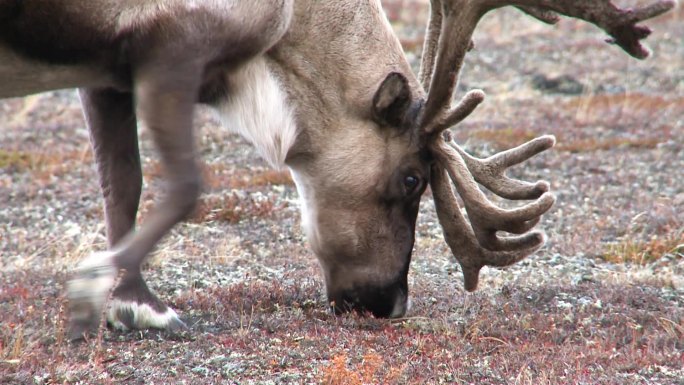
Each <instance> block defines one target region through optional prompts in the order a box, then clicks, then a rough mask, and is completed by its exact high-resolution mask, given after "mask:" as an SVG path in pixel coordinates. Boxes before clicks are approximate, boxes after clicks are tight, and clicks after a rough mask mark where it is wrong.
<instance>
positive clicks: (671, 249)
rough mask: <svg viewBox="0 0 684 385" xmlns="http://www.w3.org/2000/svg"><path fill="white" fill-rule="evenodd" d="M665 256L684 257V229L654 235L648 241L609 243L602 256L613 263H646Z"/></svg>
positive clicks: (627, 240)
mask: <svg viewBox="0 0 684 385" xmlns="http://www.w3.org/2000/svg"><path fill="white" fill-rule="evenodd" d="M665 256H672V257H673V258H684V229H682V230H679V231H676V232H672V233H668V234H665V235H653V236H652V237H651V238H650V239H649V240H647V241H640V240H634V239H631V238H628V239H623V240H622V241H620V242H618V243H614V244H609V245H608V246H607V248H606V251H605V253H604V254H603V255H602V256H601V258H602V259H603V260H605V261H608V262H613V263H636V264H640V265H646V264H648V263H653V262H656V261H658V260H659V259H661V258H663V257H665Z"/></svg>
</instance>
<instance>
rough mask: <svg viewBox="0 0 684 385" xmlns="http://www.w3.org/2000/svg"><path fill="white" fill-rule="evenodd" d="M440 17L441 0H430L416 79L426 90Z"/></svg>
mask: <svg viewBox="0 0 684 385" xmlns="http://www.w3.org/2000/svg"><path fill="white" fill-rule="evenodd" d="M442 18H443V15H442V1H441V0H431V1H430V19H429V20H428V26H427V30H426V31H425V41H424V42H423V52H422V58H421V61H420V71H419V72H418V80H420V84H421V85H422V86H423V89H424V90H425V91H426V92H427V91H428V90H429V88H430V80H431V79H432V72H433V71H434V69H435V60H436V58H437V45H438V44H439V36H440V32H441V29H442Z"/></svg>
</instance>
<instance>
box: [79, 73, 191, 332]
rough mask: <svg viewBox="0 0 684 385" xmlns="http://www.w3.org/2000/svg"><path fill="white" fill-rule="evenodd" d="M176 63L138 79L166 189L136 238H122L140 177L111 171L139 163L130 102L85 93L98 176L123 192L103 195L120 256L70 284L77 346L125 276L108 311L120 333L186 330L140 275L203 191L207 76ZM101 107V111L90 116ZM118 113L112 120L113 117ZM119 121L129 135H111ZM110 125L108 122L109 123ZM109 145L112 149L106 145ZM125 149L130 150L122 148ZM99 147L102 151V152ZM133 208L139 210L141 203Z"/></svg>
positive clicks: (85, 267) (91, 262)
mask: <svg viewBox="0 0 684 385" xmlns="http://www.w3.org/2000/svg"><path fill="white" fill-rule="evenodd" d="M171 63H173V65H174V67H173V68H169V67H165V66H164V65H163V64H161V65H160V64H159V63H158V62H157V63H156V64H149V65H146V66H143V67H142V68H140V69H139V70H138V71H137V72H136V76H135V78H136V82H135V84H136V88H135V99H136V101H137V110H138V116H139V117H140V119H141V120H142V121H143V122H144V123H145V124H146V126H147V128H149V130H150V131H151V133H152V136H153V139H154V142H155V144H156V145H157V149H158V150H159V153H160V155H161V161H162V164H163V166H164V169H165V173H166V177H167V181H168V185H167V186H168V189H167V195H166V197H165V198H164V199H163V201H162V202H161V203H160V204H159V205H158V206H157V207H156V209H155V210H154V211H153V212H152V214H151V215H150V217H149V218H148V219H147V220H146V221H145V223H144V224H143V225H142V226H141V228H140V230H139V231H137V232H132V231H130V232H128V233H127V235H125V236H123V233H125V232H126V230H130V229H132V227H133V219H134V217H135V212H134V211H133V210H132V209H131V208H130V206H131V205H132V204H131V200H132V199H133V195H137V196H138V197H139V190H138V192H136V193H135V194H132V193H130V192H125V191H124V190H126V189H125V187H122V185H125V184H126V183H129V179H135V181H134V182H133V183H138V184H139V183H140V174H139V162H138V166H137V168H138V173H134V174H133V178H131V175H130V174H126V173H125V172H124V171H126V166H122V167H119V166H113V165H112V163H111V160H112V159H115V158H117V157H118V156H129V157H130V156H131V155H134V154H135V155H137V143H136V141H134V140H132V139H133V138H131V137H132V136H135V135H134V134H135V131H134V130H133V129H131V126H134V122H128V123H126V122H125V121H126V120H132V114H131V109H132V102H131V99H130V98H128V100H125V101H123V102H124V103H122V104H120V105H118V106H111V105H109V102H111V101H118V102H121V101H122V100H121V97H122V96H121V94H119V95H116V94H113V93H111V92H110V93H107V92H88V91H86V92H84V95H85V97H84V100H85V103H86V104H87V105H88V106H87V107H86V109H87V110H88V111H89V112H87V116H88V120H89V122H94V123H95V124H94V126H95V128H94V130H93V132H94V133H93V141H94V144H95V147H96V152H97V153H98V162H99V163H100V164H99V168H100V170H102V169H105V172H104V173H102V174H103V179H108V182H107V183H109V184H110V187H111V186H112V185H117V186H119V187H122V188H120V189H118V190H117V191H118V192H117V193H114V194H115V195H113V196H112V191H114V190H111V191H109V192H108V191H107V190H106V188H107V186H106V185H103V186H104V187H105V190H104V192H105V195H107V194H108V193H109V195H110V198H109V203H106V205H107V204H109V205H111V206H110V207H111V212H109V211H108V217H107V218H108V235H109V237H110V241H111V242H116V244H115V246H114V248H113V249H112V250H110V251H108V252H106V253H99V254H96V255H94V256H91V257H89V258H87V259H86V260H85V261H84V262H82V263H81V265H80V266H79V268H78V270H77V275H76V277H75V278H73V279H72V280H71V281H70V282H69V285H68V292H69V297H70V310H71V324H70V327H71V336H72V338H79V337H80V336H82V334H83V332H84V331H86V330H88V329H89V328H92V327H93V326H94V325H96V324H97V323H98V319H99V317H100V314H102V311H103V306H104V302H105V300H106V297H107V295H108V293H109V290H110V289H111V287H112V286H113V284H114V282H115V280H116V276H117V272H118V271H120V270H121V269H124V270H125V273H124V275H123V277H122V280H121V283H120V285H119V286H118V287H117V288H116V289H115V291H114V300H113V301H112V302H113V303H112V305H111V307H110V309H108V311H107V318H108V319H109V320H110V322H111V323H112V324H113V325H114V326H116V327H119V328H123V329H127V328H147V327H155V328H160V329H166V330H170V331H176V330H178V329H181V328H185V325H184V324H183V322H182V321H180V319H179V318H178V316H177V315H176V313H175V312H174V311H173V310H172V309H170V308H168V307H167V306H166V305H164V304H163V303H162V302H161V301H159V299H157V297H156V296H154V294H152V293H151V292H150V291H149V289H148V287H147V285H146V284H145V282H144V280H143V278H142V276H141V274H140V267H141V265H142V263H143V261H144V259H145V257H146V256H147V255H148V253H149V252H150V251H151V250H152V249H153V248H154V246H155V245H156V244H157V242H158V241H159V240H160V239H161V238H162V237H163V236H164V235H165V234H166V233H167V232H168V231H169V230H170V229H171V228H172V227H173V226H174V225H175V224H176V223H178V222H179V221H181V220H182V219H183V218H184V217H185V216H187V215H188V214H189V213H190V212H191V211H192V209H193V208H194V205H195V202H196V200H197V197H198V195H199V191H200V178H199V172H198V167H197V165H196V163H195V151H194V139H193V133H192V115H193V108H194V103H195V99H196V97H197V89H198V86H199V79H198V78H196V77H198V76H199V75H198V74H200V73H201V71H199V70H198V69H197V68H192V67H193V66H183V65H182V64H180V63H178V62H171ZM188 67H190V68H188ZM117 99H118V100H117ZM98 104H99V106H97V107H95V108H92V107H93V106H96V105H98ZM126 106H127V107H126ZM112 110H114V114H113V115H110V114H111V113H112ZM126 110H127V111H126ZM117 111H118V112H119V113H117ZM103 112H107V115H106V116H105V115H103ZM124 112H126V113H124ZM112 116H114V117H115V118H112ZM117 118H118V119H122V120H123V122H121V120H119V122H120V123H124V124H123V125H122V126H118V127H119V130H122V129H121V128H120V127H126V128H125V129H123V131H128V132H119V133H118V134H116V133H115V132H116V129H115V128H113V127H117V125H116V124H115V123H116V120H117ZM105 119H106V120H108V121H107V122H105ZM98 128H99V129H98ZM107 128H109V129H107ZM103 131H107V132H103ZM131 131H132V133H131ZM126 137H128V139H126ZM106 140H110V142H109V143H108V144H104V143H102V142H103V141H106ZM126 141H127V142H128V144H124V142H126ZM97 143H100V145H99V149H98V148H97V147H98V144H97ZM132 143H134V145H131V144H132ZM120 146H122V147H120ZM123 147H125V148H127V151H123V153H118V154H116V153H117V149H119V150H121V149H122V148H123ZM115 169H116V170H117V171H114V170H115ZM129 170H130V169H129ZM129 194H130V195H129ZM124 196H125V197H124ZM135 200H137V198H136V199H135ZM106 201H107V199H106ZM121 202H126V203H127V204H129V206H126V207H117V204H119V203H121ZM135 206H136V207H137V202H136V204H135ZM122 236H123V237H122Z"/></svg>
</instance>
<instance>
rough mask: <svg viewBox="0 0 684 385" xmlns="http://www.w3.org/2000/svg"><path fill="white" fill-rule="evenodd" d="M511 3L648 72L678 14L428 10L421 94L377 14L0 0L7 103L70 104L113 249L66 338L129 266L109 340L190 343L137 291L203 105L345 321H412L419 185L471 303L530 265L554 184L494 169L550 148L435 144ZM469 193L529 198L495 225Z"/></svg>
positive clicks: (192, 167)
mask: <svg viewBox="0 0 684 385" xmlns="http://www.w3.org/2000/svg"><path fill="white" fill-rule="evenodd" d="M507 5H514V6H518V7H519V8H520V9H521V10H522V11H524V12H526V13H528V14H529V15H531V16H533V17H535V18H537V19H540V20H541V21H544V22H547V23H553V22H555V21H557V19H558V16H557V15H558V14H560V15H566V16H570V17H576V18H580V19H583V20H586V21H588V22H590V23H593V24H595V25H597V26H598V27H600V28H602V29H603V30H604V31H606V32H607V33H608V34H609V35H610V36H611V37H612V39H613V42H614V43H616V44H618V45H619V46H620V47H621V48H623V49H624V50H625V51H626V52H627V53H629V54H630V55H632V56H634V57H637V58H644V57H646V56H647V51H646V50H645V49H644V48H643V47H642V46H641V45H640V40H641V39H643V38H645V37H646V36H647V35H648V34H649V32H650V31H649V30H648V29H647V28H645V27H642V26H638V25H637V23H639V22H641V21H643V20H646V19H649V18H652V17H654V16H657V15H660V14H662V13H664V12H666V11H667V10H669V9H671V8H672V7H673V6H674V5H675V2H674V1H673V0H656V2H655V3H654V4H652V5H649V6H646V7H642V8H637V9H634V10H623V9H619V8H617V7H615V6H614V5H613V4H611V2H610V1H609V0H432V5H431V17H430V21H429V25H428V30H427V35H426V39H425V46H424V51H423V58H422V66H421V71H420V74H419V76H418V77H417V78H416V77H415V76H414V75H413V74H412V72H411V70H410V68H409V65H408V63H407V61H406V59H405V57H404V54H403V51H402V48H401V46H400V44H399V42H398V40H397V38H396V37H395V36H394V34H393V32H392V30H391V27H390V25H389V24H388V22H387V20H386V19H385V17H384V15H383V13H382V10H381V6H380V4H379V1H373V0H354V1H311V0H262V1H238V0H224V1H221V0H207V1H195V0H139V1H123V2H122V1H113V0H91V1H88V2H64V1H61V0H5V1H2V2H1V3H0V97H12V96H22V95H26V94H30V93H34V92H41V91H46V90H52V89H58V88H67V87H78V88H80V95H81V100H82V103H83V108H84V111H85V117H86V120H87V123H88V127H89V129H90V132H91V140H92V145H93V149H94V153H95V158H96V161H97V165H98V172H99V176H100V184H101V187H102V193H103V195H104V202H105V219H106V223H107V236H108V240H109V243H110V246H111V249H110V250H109V251H107V252H103V253H97V254H95V255H93V256H91V257H89V258H87V259H86V260H85V261H83V262H82V263H81V264H80V265H79V267H78V269H77V271H76V274H75V277H74V278H73V279H72V280H71V281H70V282H69V285H68V294H69V297H70V311H71V328H72V336H79V335H81V334H82V333H83V332H84V331H86V330H87V329H88V328H90V327H92V326H93V325H95V324H96V323H97V319H98V317H99V315H100V314H101V313H102V311H103V306H104V302H105V298H106V297H107V295H108V292H109V291H110V290H111V289H112V286H113V285H114V282H115V280H116V277H117V275H118V271H120V270H122V269H123V270H124V272H123V275H122V278H121V281H120V283H119V285H118V286H117V287H116V288H114V291H113V300H112V302H111V303H110V304H109V308H108V309H107V310H106V314H107V317H108V320H109V322H110V323H111V324H113V325H114V326H116V327H119V328H124V329H125V328H146V327H156V328H161V329H167V330H172V331H173V330H177V329H179V328H182V327H184V325H183V323H182V322H181V321H180V320H179V318H178V317H177V315H176V313H175V312H174V311H173V310H171V309H170V308H168V307H167V306H166V305H165V304H164V303H162V302H161V301H160V300H159V299H157V297H156V296H155V295H154V294H152V293H151V292H150V290H149V289H148V288H147V286H146V284H145V282H144V280H143V278H142V276H141V272H140V266H141V263H142V262H143V260H144V259H145V257H146V256H147V255H148V253H149V252H150V250H152V248H153V247H154V246H155V244H156V243H157V242H158V241H159V240H160V238H162V237H163V236H164V234H166V233H167V232H168V231H169V230H170V229H171V227H172V226H174V225H175V224H176V223H177V222H179V221H180V220H182V219H183V218H184V217H185V216H186V215H187V214H188V213H189V212H190V211H191V210H192V208H193V206H194V205H195V201H196V199H197V196H198V194H199V191H200V180H199V172H198V166H197V164H196V160H197V159H196V155H195V148H194V145H193V129H192V116H193V109H194V105H195V104H196V103H198V102H199V103H205V104H208V105H210V106H213V107H214V108H215V109H216V110H217V111H218V113H219V115H220V116H221V118H222V119H223V120H224V121H225V123H226V126H227V127H228V128H230V129H233V130H236V131H238V132H240V133H241V134H242V135H244V136H245V137H246V138H247V139H248V140H249V141H250V142H252V143H253V145H254V146H255V147H256V149H257V150H258V151H259V153H260V154H261V155H262V156H263V157H264V158H265V159H267V160H268V161H269V162H270V163H271V164H273V165H274V166H281V165H287V166H288V167H289V168H290V169H291V170H292V173H293V176H294V180H295V182H296V185H297V189H298V191H299V193H300V195H301V198H302V201H303V204H302V216H303V227H304V230H305V232H306V235H307V237H308V239H309V241H310V243H311V245H312V247H313V250H314V252H315V254H316V256H317V257H318V260H319V262H320V264H321V267H322V270H323V273H324V277H325V283H326V289H327V294H328V298H329V299H330V301H331V302H334V306H335V309H336V310H338V311H347V310H351V309H359V310H368V311H370V312H372V313H373V314H374V315H376V316H381V317H399V316H402V315H403V314H404V313H405V312H406V311H407V307H408V283H407V274H408V268H409V263H410V260H411V251H412V248H413V243H414V233H415V222H416V217H417V213H418V205H419V202H420V198H421V195H422V194H423V192H424V191H425V189H426V187H427V186H428V185H430V186H431V187H432V190H433V193H434V198H435V204H436V207H437V213H438V217H439V221H440V223H441V225H442V228H443V230H444V236H445V239H446V241H447V243H448V244H449V246H450V247H451V249H452V251H453V252H454V255H455V256H456V258H457V260H458V262H459V263H460V264H461V267H462V270H463V274H464V277H465V288H466V289H467V290H474V289H475V288H476V286H477V281H478V275H479V271H480V269H481V268H482V266H485V265H490V266H505V265H509V264H512V263H515V262H516V261H518V260H520V259H522V258H524V257H525V256H527V255H529V254H530V253H532V252H534V251H536V250H537V249H539V248H540V247H541V246H542V244H543V243H544V236H543V234H542V233H541V232H537V231H532V228H533V227H534V226H535V225H536V224H537V222H538V221H539V218H540V216H541V215H542V214H543V213H545V212H546V211H547V210H549V208H550V207H551V206H552V205H553V203H554V199H555V198H554V197H553V195H552V194H551V193H549V192H548V190H549V185H548V183H546V182H543V181H540V182H537V183H528V182H523V181H518V180H513V179H510V178H508V177H506V176H505V171H506V169H507V168H508V167H510V166H513V165H515V164H519V163H521V162H524V161H525V160H527V159H529V158H530V157H532V156H534V155H536V154H538V153H540V152H542V151H544V150H547V149H549V148H550V147H552V146H553V145H554V138H553V137H549V136H544V137H540V138H537V139H534V140H532V141H530V142H528V143H525V144H523V145H521V146H519V147H517V148H514V149H511V150H508V151H504V152H502V153H500V154H497V155H494V156H492V157H490V158H487V159H478V158H474V157H472V156H470V155H469V154H467V153H466V152H465V151H464V150H463V149H462V148H461V147H459V146H458V145H457V144H455V143H453V142H451V141H449V140H448V139H447V138H446V137H445V135H442V133H443V132H444V131H445V130H446V129H447V128H449V127H451V126H453V125H455V124H457V123H459V122H460V121H461V120H463V119H464V118H466V117H467V116H468V115H469V114H470V113H471V112H472V111H473V110H474V109H475V108H476V107H477V105H478V104H479V103H481V102H482V100H483V98H484V94H483V93H482V91H479V90H475V91H471V92H469V93H467V94H466V95H465V97H464V98H463V99H462V100H461V101H460V102H459V103H458V104H457V105H455V106H453V107H452V106H451V99H452V95H453V93H454V90H455V89H456V85H457V81H458V75H459V72H460V68H461V66H462V63H463V59H464V56H465V54H466V52H467V51H468V50H469V47H470V46H471V36H472V33H473V30H474V29H475V27H476V25H477V23H478V21H479V20H480V18H481V17H482V16H483V15H484V14H486V13H487V12H489V11H490V10H493V9H496V8H499V7H503V6H507ZM137 121H140V122H141V123H144V124H145V126H146V127H147V128H148V129H149V130H150V132H151V133H152V138H153V140H154V143H155V145H156V148H157V150H158V151H159V153H160V155H161V159H162V163H163V166H164V170H165V176H166V180H167V181H168V191H167V195H166V197H165V199H164V200H163V201H162V202H160V203H159V204H158V206H157V207H156V209H155V210H154V211H153V213H152V214H151V216H150V217H149V218H148V219H147V220H146V221H145V223H144V224H143V225H142V226H141V228H140V229H138V230H137V231H133V226H134V222H135V216H136V213H137V207H138V201H139V197H140V189H141V170H140V159H139V154H138V143H137V130H136V122H137ZM452 182H453V183H452ZM478 183H479V184H481V185H483V186H485V187H486V188H488V189H489V190H491V191H492V192H494V193H495V194H497V195H499V196H501V197H503V198H506V199H511V200H532V202H531V203H528V204H526V205H523V206H521V207H518V208H514V209H510V210H506V209H501V208H499V207H497V206H495V205H494V204H492V203H491V202H490V201H489V200H488V199H487V198H486V197H485V196H484V195H483V193H482V192H481V191H480V189H479V187H478ZM453 187H455V191H454V188H453ZM455 192H457V193H458V194H459V195H460V196H461V198H462V199H463V204H464V206H465V210H466V212H467V214H468V215H467V219H466V217H465V216H464V215H463V213H462V212H461V209H460V207H459V204H458V202H457V200H456V197H455ZM500 232H503V233H508V235H504V236H502V235H501V234H499V233H500Z"/></svg>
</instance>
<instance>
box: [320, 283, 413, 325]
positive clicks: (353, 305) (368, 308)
mask: <svg viewBox="0 0 684 385" xmlns="http://www.w3.org/2000/svg"><path fill="white" fill-rule="evenodd" d="M407 286H408V285H406V284H402V283H401V282H397V283H394V284H391V285H388V286H376V285H369V286H363V287H355V288H353V289H349V290H344V291H341V292H339V293H334V294H333V293H329V294H328V298H329V299H330V302H331V304H332V306H333V310H334V311H335V313H336V314H341V313H345V312H350V311H358V312H361V313H364V312H370V313H372V314H373V316H375V317H378V318H398V317H401V316H403V315H404V314H405V313H406V311H407V310H408V287H407Z"/></svg>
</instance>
